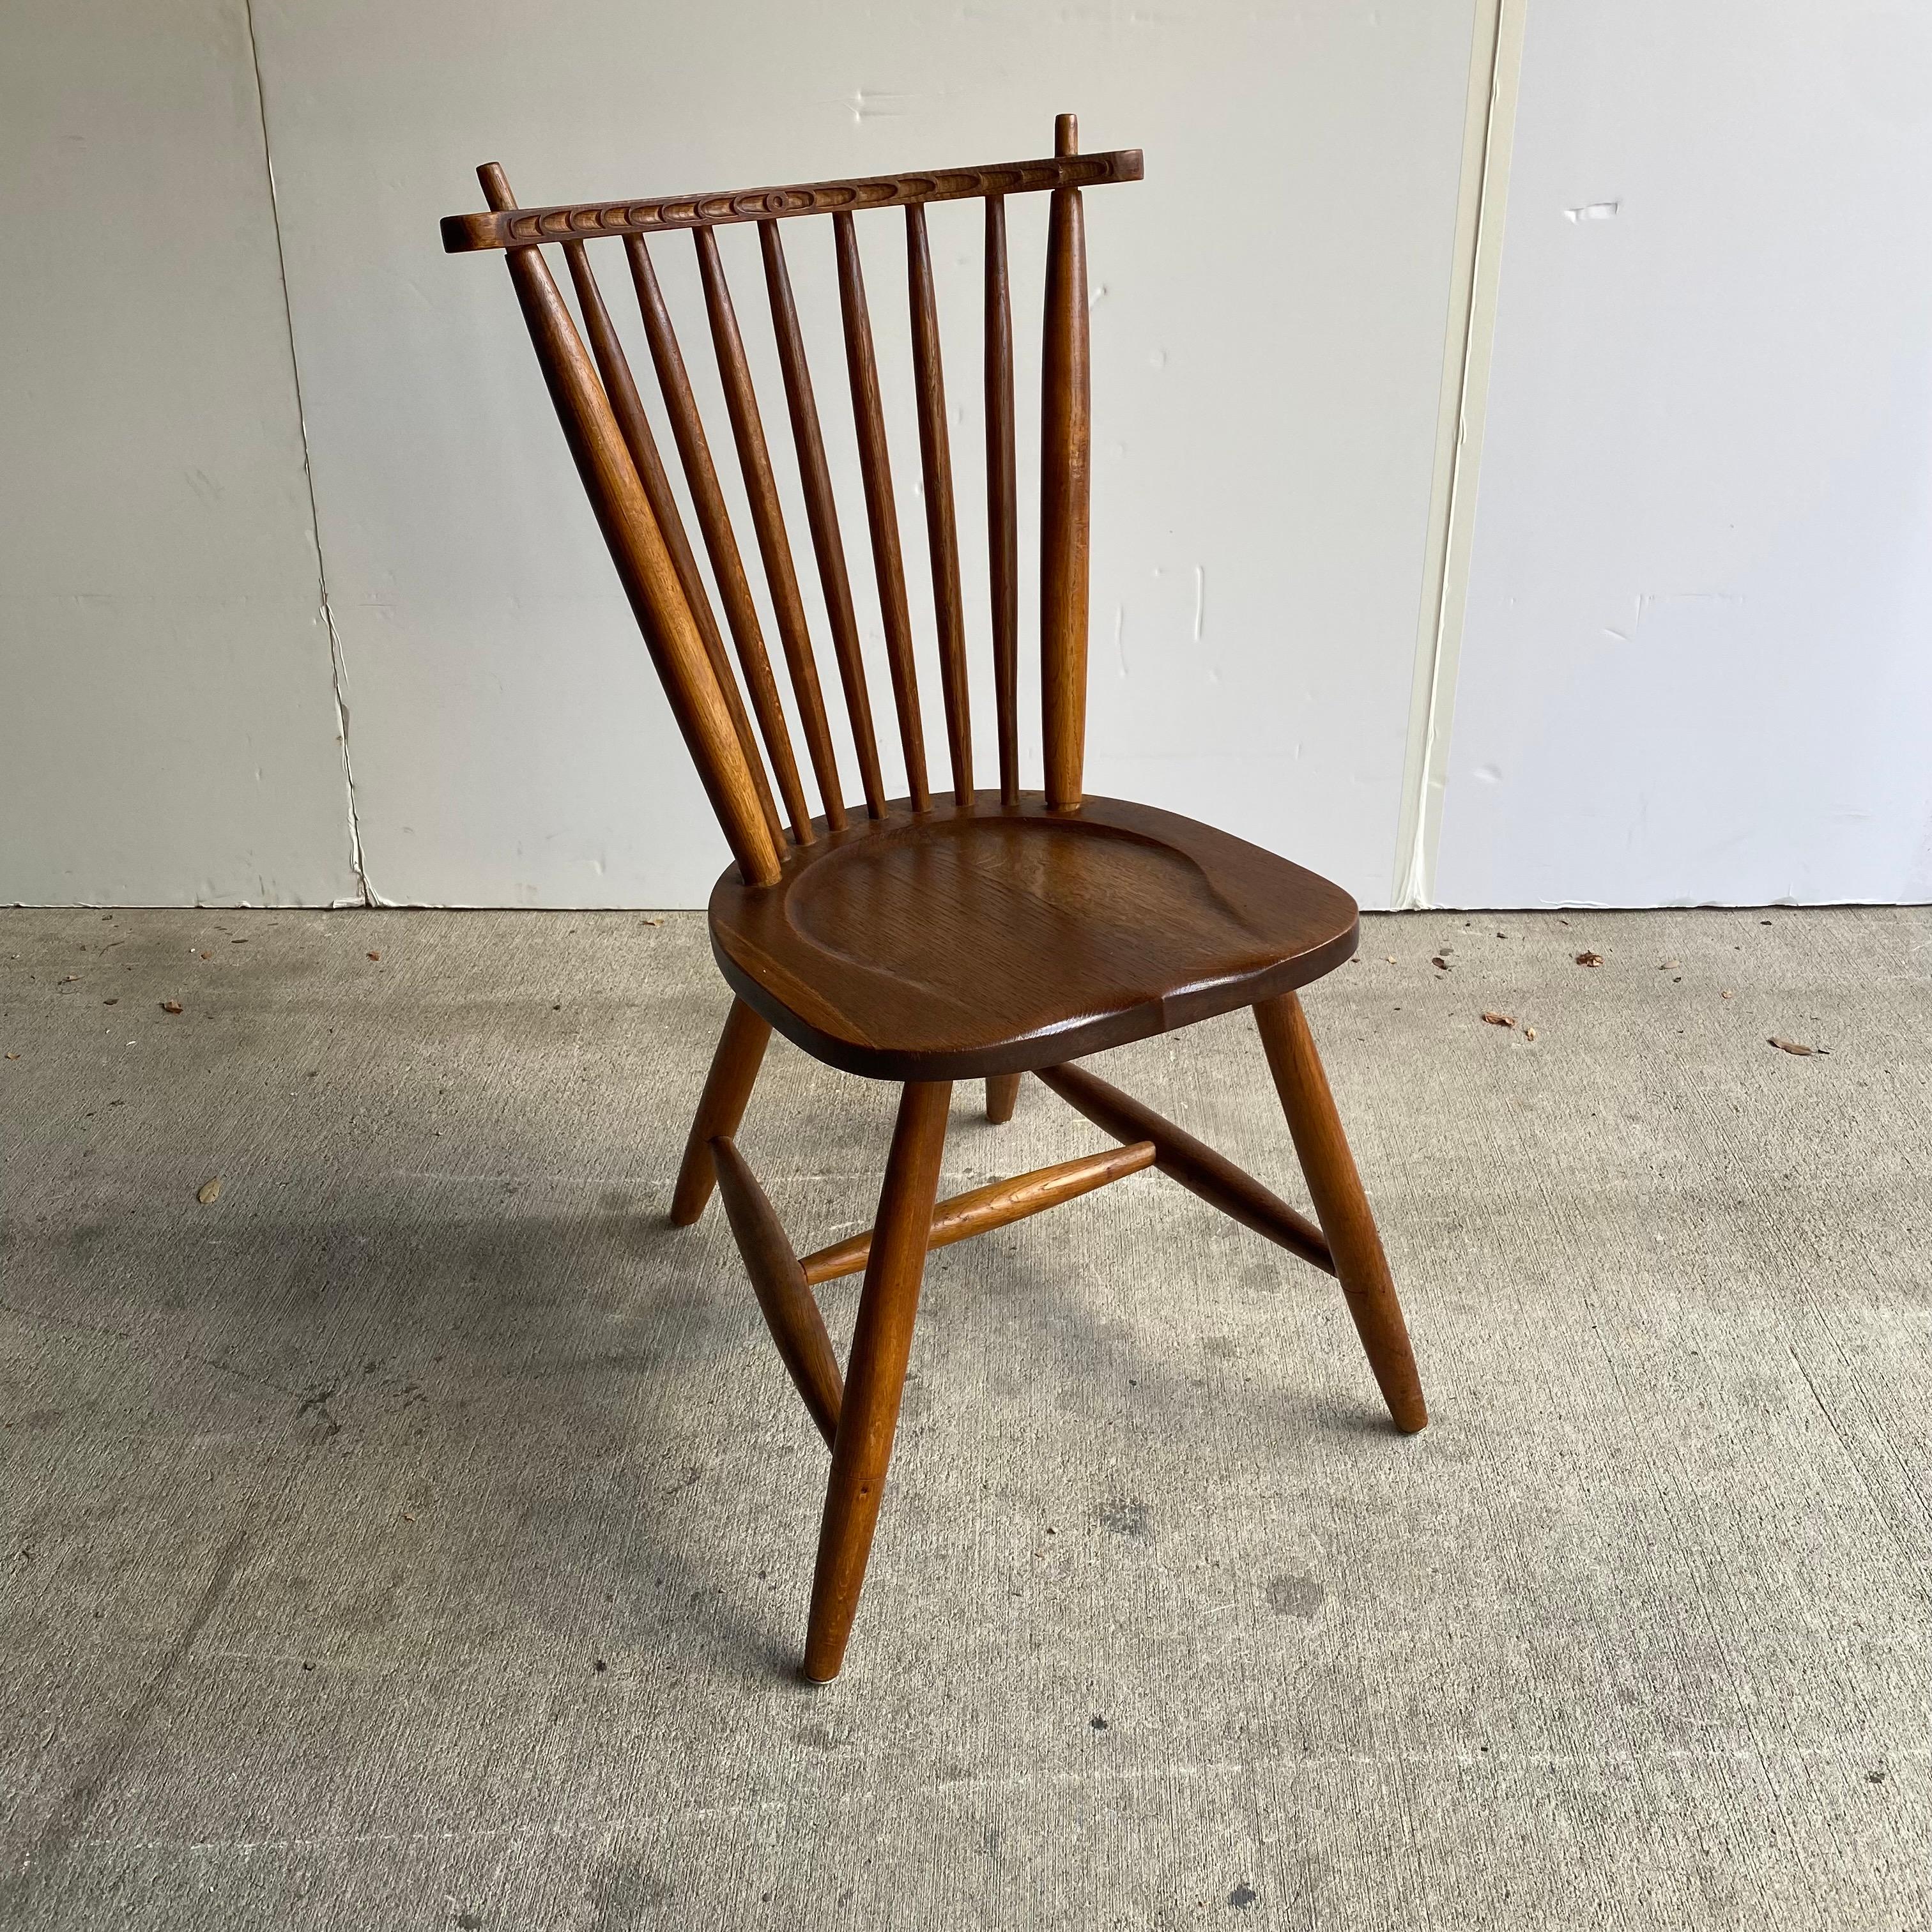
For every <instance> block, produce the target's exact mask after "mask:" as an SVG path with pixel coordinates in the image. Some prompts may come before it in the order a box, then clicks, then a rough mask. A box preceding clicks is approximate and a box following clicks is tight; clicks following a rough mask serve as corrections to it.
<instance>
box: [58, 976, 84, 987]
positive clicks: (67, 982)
mask: <svg viewBox="0 0 1932 1932" xmlns="http://www.w3.org/2000/svg"><path fill="white" fill-rule="evenodd" d="M79 979H80V974H78V973H63V974H62V975H61V984H62V986H73V985H74V983H75V982H76V981H77V980H79Z"/></svg>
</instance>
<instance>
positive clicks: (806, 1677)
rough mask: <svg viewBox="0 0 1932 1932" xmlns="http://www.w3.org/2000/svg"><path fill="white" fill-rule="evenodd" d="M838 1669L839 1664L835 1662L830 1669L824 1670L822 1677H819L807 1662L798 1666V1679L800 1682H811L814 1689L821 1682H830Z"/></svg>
mask: <svg viewBox="0 0 1932 1932" xmlns="http://www.w3.org/2000/svg"><path fill="white" fill-rule="evenodd" d="M839 1669H840V1666H839V1665H838V1664H833V1665H832V1667H831V1669H830V1670H827V1671H826V1673H825V1675H824V1676H823V1677H820V1676H817V1675H816V1674H815V1673H814V1671H813V1669H812V1667H811V1665H810V1664H800V1665H799V1667H798V1681H799V1682H800V1683H801V1684H809V1685H811V1686H812V1687H813V1688H814V1690H815V1689H816V1688H817V1687H818V1686H819V1685H821V1684H829V1683H831V1682H832V1681H833V1680H834V1679H835V1678H836V1677H837V1676H838V1672H839Z"/></svg>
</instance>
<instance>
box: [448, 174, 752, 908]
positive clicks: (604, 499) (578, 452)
mask: <svg viewBox="0 0 1932 1932" xmlns="http://www.w3.org/2000/svg"><path fill="white" fill-rule="evenodd" d="M477 176H478V179H479V180H480V181H481V182H482V184H483V192H484V195H485V196H487V197H488V199H489V201H490V205H491V207H493V208H498V209H501V208H509V207H513V206H514V205H515V204H514V197H513V196H511V193H510V187H509V183H508V181H506V180H505V178H504V175H503V171H502V169H501V168H500V167H499V166H497V165H496V163H494V162H493V161H491V162H486V163H484V166H481V168H479V169H478V170H477ZM504 259H505V261H506V262H507V263H508V266H509V271H510V280H511V284H513V285H514V287H515V290H516V292H517V303H518V305H519V306H520V308H522V310H523V320H524V321H525V323H526V324H527V325H528V326H529V332H530V341H531V343H532V345H533V346H534V347H535V350H536V353H537V361H538V365H540V366H541V368H542V370H543V373H544V382H545V383H546V384H547V386H548V387H549V389H550V400H551V401H552V402H553V403H554V404H555V405H556V413H557V417H558V420H559V422H561V423H562V426H563V433H564V437H565V441H566V442H567V443H568V444H569V446H570V452H571V455H572V457H574V458H575V460H576V463H577V473H578V474H579V475H580V476H581V477H582V478H583V487H584V491H585V493H586V495H587V496H589V499H590V502H591V505H592V508H593V509H594V510H595V512H596V515H597V520H598V525H599V526H601V529H602V530H603V532H604V541H605V543H606V544H607V545H608V546H609V547H610V556H611V560H612V561H613V562H614V563H615V564H616V566H617V574H618V575H619V577H620V578H621V579H622V583H623V586H624V589H625V594H626V595H628V597H629V598H630V601H631V609H632V610H633V611H634V612H635V613H636V615H637V625H638V628H640V630H641V631H643V634H644V641H645V643H646V646H647V648H648V649H649V651H650V653H651V658H652V662H653V664H655V666H656V667H657V672H658V679H659V681H660V682H661V683H662V684H663V685H664V694H665V696H666V697H667V698H668V699H669V700H670V707H671V712H672V715H673V716H674V717H675V718H676V720H677V724H678V729H679V730H680V731H681V732H682V733H683V736H684V741H685V744H686V745H688V747H689V748H690V751H691V760H692V762H693V763H694V764H695V765H696V766H697V772H698V776H699V778H700V779H701V780H702V781H703V785H704V789H705V790H706V793H707V794H708V795H709V798H710V800H711V804H712V810H713V811H715V812H716V813H717V814H718V823H719V824H720V825H721V826H722V827H723V829H724V837H725V840H726V841H727V844H729V845H730V848H731V854H732V856H733V858H734V859H736V861H737V862H738V868H739V871H741V872H742V873H743V874H744V875H745V877H746V878H747V879H748V880H750V881H751V883H752V884H754V885H760V886H768V885H775V883H777V882H778V847H777V845H776V844H775V841H774V840H773V838H772V835H771V833H770V832H769V830H768V829H767V828H766V823H765V814H764V811H763V806H762V805H760V802H759V798H758V791H757V786H756V785H755V784H754V783H753V782H752V779H751V770H750V768H749V766H748V764H747V763H746V760H745V754H744V752H743V751H742V749H741V748H740V747H739V742H738V736H737V733H736V730H734V729H733V726H732V721H731V714H730V710H729V709H728V708H727V706H726V704H725V702H724V692H723V691H722V689H721V688H720V685H719V683H718V677H717V674H716V673H715V672H714V671H713V670H712V667H711V659H710V657H709V655H708V654H707V652H706V649H705V647H704V640H703V637H702V636H700V634H699V631H698V628H697V620H696V619H695V618H694V617H693V616H692V615H691V607H690V606H689V604H688V603H686V601H685V595H684V586H683V585H682V583H679V580H678V574H677V569H676V565H674V564H673V562H672V561H671V557H670V551H669V550H667V549H666V547H665V546H664V537H663V535H662V533H661V532H660V531H659V529H658V525H657V519H656V518H655V517H653V516H652V514H651V506H650V501H649V498H648V497H646V495H645V494H644V486H643V482H642V481H641V480H640V478H639V477H638V475H637V465H636V463H634V462H633V461H632V460H631V452H630V450H629V449H628V447H627V446H626V445H625V441H624V436H623V432H622V430H620V429H619V427H618V425H617V419H616V417H615V416H613V414H612V413H611V409H610V399H609V398H607V396H606V395H605V394H604V386H603V384H602V383H601V382H600V381H598V376H597V371H596V368H595V365H594V364H593V363H592V361H591V359H590V357H589V353H588V352H587V351H586V350H585V348H584V347H583V338H581V337H580V335H578V334H577V326H576V324H575V323H574V322H572V321H571V316H570V311H569V310H568V308H566V307H565V305H564V300H563V297H562V295H561V294H560V293H559V291H558V289H557V286H556V283H555V281H553V280H552V279H551V277H550V270H549V269H548V268H547V266H545V264H544V260H543V257H542V255H541V252H540V251H538V249H536V248H510V249H506V250H505V251H504Z"/></svg>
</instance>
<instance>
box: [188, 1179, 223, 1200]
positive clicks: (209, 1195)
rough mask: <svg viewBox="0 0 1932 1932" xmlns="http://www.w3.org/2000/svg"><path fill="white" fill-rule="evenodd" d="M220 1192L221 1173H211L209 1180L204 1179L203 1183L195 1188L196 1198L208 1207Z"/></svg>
mask: <svg viewBox="0 0 1932 1932" xmlns="http://www.w3.org/2000/svg"><path fill="white" fill-rule="evenodd" d="M220 1192H221V1177H220V1175H218V1174H216V1175H210V1176H209V1177H208V1179H207V1180H205V1181H203V1182H202V1184H201V1185H200V1186H199V1187H197V1188H196V1190H194V1198H195V1199H196V1200H197V1201H199V1202H200V1203H201V1205H202V1206H203V1207H204V1208H205V1207H208V1206H209V1205H211V1203H212V1202H213V1201H214V1198H215V1196H217V1195H218V1194H219V1193H220Z"/></svg>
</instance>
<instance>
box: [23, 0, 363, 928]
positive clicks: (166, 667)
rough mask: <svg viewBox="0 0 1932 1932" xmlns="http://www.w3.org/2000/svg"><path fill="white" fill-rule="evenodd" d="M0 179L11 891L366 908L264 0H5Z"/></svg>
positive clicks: (45, 896) (63, 898)
mask: <svg viewBox="0 0 1932 1932" xmlns="http://www.w3.org/2000/svg"><path fill="white" fill-rule="evenodd" d="M0 182H4V184H5V192H4V193H0V230H4V233H5V258H6V262H7V269H6V272H5V274H4V275H0V342H4V343H5V353H4V354H0V436H4V437H5V447H4V452H3V453H0V667H4V668H3V669H0V899H14V900H28V901H35V902H54V903H65V902H69V901H77V900H79V901H86V900H96V901H107V902H113V901H168V902H172V903H181V902H191V901H194V900H196V899H202V900H207V901H213V902H217V903H232V902H233V901H238V900H239V901H293V902H296V903H300V904H325V905H326V904H329V903H330V902H331V901H332V900H335V899H337V898H359V897H360V896H361V893H360V888H359V885H358V883H357V881H356V874H355V868H354V865H353V859H352V853H351V838H350V815H349V808H348V793H347V787H346V786H345V784H344V776H343V757H342V746H341V742H340V740H339V738H338V719H337V716H336V708H335V689H334V684H333V680H332V674H331V669H330V662H329V634H328V631H327V628H326V625H325V624H324V623H323V616H322V603H321V598H320V590H319V586H318V583H317V565H316V553H315V546H314V527H313V523H312V520H311V513H310V508H309V500H308V483H307V481H306V479H305V475H304V472H303V464H302V429H301V422H300V418H299V413H298V411H297V409H296V389H295V382H294V374H293V368H292V365H291V364H290V356H289V335H288V320H287V314H286V313H285V311H284V308H283V303H282V288H281V272H280V269H279V268H278V264H277V260H276V248H275V221H274V217H273V214H272V209H271V207H270V205H269V181H268V175H267V172H266V169H265V167H264V166H263V148H262V128H261V120H260V113H259V111H258V110H257V104H256V98H255V86H254V69H253V67H252V65H251V60H250V57H249V43H248V16H247V13H246V12H245V8H244V7H243V5H242V0H167V4H166V5H160V6H153V5H133V4H130V0H8V5H7V6H6V7H5V9H4V10H0Z"/></svg>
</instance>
